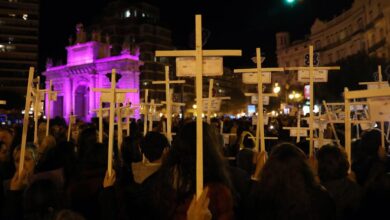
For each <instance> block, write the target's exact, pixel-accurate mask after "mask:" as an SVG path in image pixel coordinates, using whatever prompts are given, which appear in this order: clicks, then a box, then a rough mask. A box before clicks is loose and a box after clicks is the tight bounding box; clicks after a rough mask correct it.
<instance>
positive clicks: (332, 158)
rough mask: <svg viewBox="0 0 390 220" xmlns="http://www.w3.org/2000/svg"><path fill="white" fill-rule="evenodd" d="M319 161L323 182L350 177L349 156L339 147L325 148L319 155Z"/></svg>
mask: <svg viewBox="0 0 390 220" xmlns="http://www.w3.org/2000/svg"><path fill="white" fill-rule="evenodd" d="M317 160H318V175H319V177H320V180H321V182H328V181H332V180H337V179H342V178H344V177H346V176H347V175H348V169H349V163H348V159H347V154H346V153H345V151H344V150H343V149H341V148H339V147H337V146H333V145H325V146H323V147H322V148H321V149H320V150H319V151H318V153H317Z"/></svg>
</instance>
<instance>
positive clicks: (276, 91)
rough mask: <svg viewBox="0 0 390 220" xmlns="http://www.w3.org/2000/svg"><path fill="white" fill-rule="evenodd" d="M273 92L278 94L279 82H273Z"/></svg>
mask: <svg viewBox="0 0 390 220" xmlns="http://www.w3.org/2000/svg"><path fill="white" fill-rule="evenodd" d="M273 91H274V93H275V94H278V93H279V92H280V86H279V83H277V82H276V83H275V86H274V89H273Z"/></svg>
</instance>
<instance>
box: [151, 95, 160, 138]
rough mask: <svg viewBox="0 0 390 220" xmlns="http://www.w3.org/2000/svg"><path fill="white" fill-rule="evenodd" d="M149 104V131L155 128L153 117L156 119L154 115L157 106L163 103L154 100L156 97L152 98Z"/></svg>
mask: <svg viewBox="0 0 390 220" xmlns="http://www.w3.org/2000/svg"><path fill="white" fill-rule="evenodd" d="M148 105H149V115H148V119H149V128H148V131H149V132H150V131H152V130H153V119H154V115H155V114H156V107H157V106H162V104H157V103H155V102H154V99H152V100H150V103H149V104H148Z"/></svg>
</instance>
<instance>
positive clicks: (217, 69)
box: [176, 57, 223, 77]
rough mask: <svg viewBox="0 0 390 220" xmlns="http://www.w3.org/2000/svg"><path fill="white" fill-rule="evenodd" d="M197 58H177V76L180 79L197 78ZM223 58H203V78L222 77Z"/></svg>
mask: <svg viewBox="0 0 390 220" xmlns="http://www.w3.org/2000/svg"><path fill="white" fill-rule="evenodd" d="M195 66H196V65H195V57H177V58H176V75H177V76H178V77H195V72H196V69H195ZM222 75H223V59H222V57H203V76H222Z"/></svg>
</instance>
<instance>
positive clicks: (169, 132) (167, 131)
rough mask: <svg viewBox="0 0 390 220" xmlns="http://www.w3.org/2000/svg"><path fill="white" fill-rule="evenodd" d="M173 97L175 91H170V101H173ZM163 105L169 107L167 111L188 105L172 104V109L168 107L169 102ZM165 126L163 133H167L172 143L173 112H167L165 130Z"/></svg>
mask: <svg viewBox="0 0 390 220" xmlns="http://www.w3.org/2000/svg"><path fill="white" fill-rule="evenodd" d="M172 96H173V89H170V91H169V97H170V100H172ZM161 103H162V104H165V105H166V106H167V109H168V108H169V109H172V107H173V106H185V105H186V104H185V103H180V102H172V101H171V102H170V106H171V107H168V104H167V102H164V101H163V102H161ZM168 118H169V121H168ZM164 126H165V124H164V122H163V132H165V134H166V136H167V139H168V141H169V143H171V142H172V135H173V133H172V112H171V111H169V112H168V110H167V127H166V128H164Z"/></svg>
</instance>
